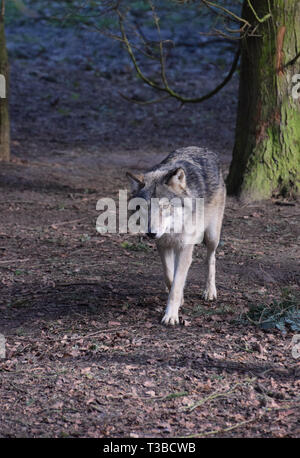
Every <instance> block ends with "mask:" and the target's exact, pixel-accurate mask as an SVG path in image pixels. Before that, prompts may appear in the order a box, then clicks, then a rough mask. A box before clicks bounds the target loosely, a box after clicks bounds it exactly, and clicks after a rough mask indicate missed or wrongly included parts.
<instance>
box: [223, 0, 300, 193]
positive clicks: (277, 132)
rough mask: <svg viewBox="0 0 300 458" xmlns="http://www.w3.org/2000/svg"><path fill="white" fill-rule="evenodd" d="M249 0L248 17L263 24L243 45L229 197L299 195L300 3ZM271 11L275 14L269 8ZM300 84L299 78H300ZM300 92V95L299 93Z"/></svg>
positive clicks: (247, 6) (245, 13)
mask: <svg viewBox="0 0 300 458" xmlns="http://www.w3.org/2000/svg"><path fill="white" fill-rule="evenodd" d="M251 4H252V6H253V7H254V9H255V11H256V13H257V16H258V17H259V18H260V19H262V18H263V17H264V16H265V15H266V14H268V13H269V12H271V15H272V16H271V18H269V19H266V20H265V21H263V22H261V23H259V22H258V21H257V18H256V17H255V15H254V13H253V11H252V10H251V9H250V7H249V4H248V2H247V0H245V1H244V6H243V17H244V18H245V19H247V20H248V21H249V22H250V23H251V24H255V22H256V23H257V24H258V28H257V30H256V34H258V35H259V36H258V37H254V36H248V37H247V38H246V39H245V40H243V41H242V43H241V47H242V49H241V51H242V53H241V70H240V88H239V103H238V114H237V124H236V135H235V145H234V150H233V158H232V162H231V165H230V171H229V175H228V178H227V188H228V193H229V194H235V195H239V196H240V197H241V198H242V199H244V200H248V201H249V200H250V201H253V200H262V199H267V198H270V197H271V196H272V195H283V196H296V195H298V194H299V192H300V93H299V97H298V98H297V97H295V91H294V98H293V96H292V94H293V91H292V89H293V85H294V84H295V80H294V81H293V80H292V78H293V76H294V75H296V74H300V2H299V1H294V0H252V1H251ZM269 8H270V10H269ZM299 81H300V75H299ZM299 92H300V91H299Z"/></svg>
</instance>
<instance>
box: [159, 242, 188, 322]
mask: <svg viewBox="0 0 300 458" xmlns="http://www.w3.org/2000/svg"><path fill="white" fill-rule="evenodd" d="M193 248H194V245H185V246H184V247H183V248H181V249H180V250H178V251H176V252H175V270H174V278H173V283H172V287H171V291H170V294H169V298H168V303H167V308H166V311H165V315H164V317H163V319H162V323H164V324H171V325H174V324H177V323H179V318H178V310H179V307H180V305H181V301H182V299H183V289H184V285H185V281H186V277H187V274H188V271H189V268H190V265H191V262H192V255H193Z"/></svg>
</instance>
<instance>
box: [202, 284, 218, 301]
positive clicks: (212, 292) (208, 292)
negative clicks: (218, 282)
mask: <svg viewBox="0 0 300 458" xmlns="http://www.w3.org/2000/svg"><path fill="white" fill-rule="evenodd" d="M203 298H204V299H205V300H206V301H213V300H214V299H217V290H216V287H215V286H213V287H210V288H206V289H205V291H204V293H203Z"/></svg>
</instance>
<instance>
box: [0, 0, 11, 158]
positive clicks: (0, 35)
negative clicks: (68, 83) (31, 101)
mask: <svg viewBox="0 0 300 458" xmlns="http://www.w3.org/2000/svg"><path fill="white" fill-rule="evenodd" d="M0 74H1V75H3V76H4V78H5V83H6V84H5V86H6V97H5V98H0V161H9V158H10V122H9V111H8V98H7V95H8V79H9V72H8V57H7V50H6V43H5V30H4V0H2V3H1V12H0Z"/></svg>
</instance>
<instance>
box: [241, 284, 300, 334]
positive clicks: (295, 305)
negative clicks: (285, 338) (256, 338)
mask: <svg viewBox="0 0 300 458" xmlns="http://www.w3.org/2000/svg"><path fill="white" fill-rule="evenodd" d="M299 299H300V298H299V297H296V295H295V294H293V293H291V292H290V291H289V290H288V289H283V290H282V293H281V299H280V300H279V301H277V300H274V301H273V302H272V303H271V304H268V305H266V304H261V303H260V304H255V305H252V306H250V310H249V312H248V313H246V314H244V316H243V317H242V320H243V321H245V320H248V321H250V322H251V323H253V324H255V325H256V326H259V327H261V328H262V329H272V328H277V329H279V330H280V331H281V332H282V333H283V334H286V333H287V331H288V330H291V331H300V300H299Z"/></svg>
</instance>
